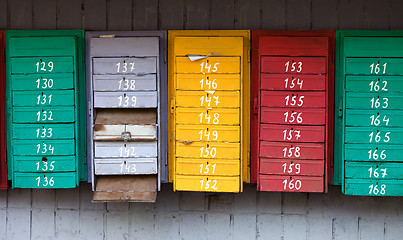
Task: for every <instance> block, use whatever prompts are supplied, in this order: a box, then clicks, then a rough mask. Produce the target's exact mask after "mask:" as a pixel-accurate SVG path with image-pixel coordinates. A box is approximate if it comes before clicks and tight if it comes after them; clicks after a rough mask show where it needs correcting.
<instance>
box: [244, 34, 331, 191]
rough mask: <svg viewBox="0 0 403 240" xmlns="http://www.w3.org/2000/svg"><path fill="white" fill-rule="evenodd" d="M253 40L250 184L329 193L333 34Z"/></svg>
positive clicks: (263, 188) (259, 36)
mask: <svg viewBox="0 0 403 240" xmlns="http://www.w3.org/2000/svg"><path fill="white" fill-rule="evenodd" d="M252 38H253V45H254V47H253V49H254V50H253V52H252V54H253V57H252V66H253V67H252V72H253V74H252V77H253V78H252V79H253V81H252V82H253V84H252V100H253V103H252V108H253V110H254V111H253V112H252V113H251V119H252V121H251V124H252V125H251V129H252V130H251V131H252V134H251V135H252V143H251V146H252V162H254V164H253V165H252V172H253V176H252V179H253V180H255V181H256V182H257V184H258V185H257V187H258V190H260V191H284V192H326V191H327V178H328V166H330V164H329V163H330V153H329V144H331V142H332V141H331V140H330V139H331V133H330V131H329V129H330V128H331V127H330V125H331V120H329V119H332V117H329V114H330V113H332V112H333V110H332V106H333V105H332V103H331V102H332V100H331V98H330V95H329V92H330V91H331V90H332V89H333V86H332V84H333V78H332V74H333V70H332V69H333V68H332V67H331V65H332V62H333V53H332V48H331V43H332V42H333V40H332V39H333V38H334V33H333V32H315V31H313V32H303V31H301V32H289V31H287V32H285V31H252Z"/></svg>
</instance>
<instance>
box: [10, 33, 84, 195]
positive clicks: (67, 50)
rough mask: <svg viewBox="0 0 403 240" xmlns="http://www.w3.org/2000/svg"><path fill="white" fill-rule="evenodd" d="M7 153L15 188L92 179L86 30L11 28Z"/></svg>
mask: <svg viewBox="0 0 403 240" xmlns="http://www.w3.org/2000/svg"><path fill="white" fill-rule="evenodd" d="M6 56H7V59H6V60H7V61H6V69H7V77H6V78H7V131H8V132H7V136H8V145H7V157H8V165H9V179H10V180H12V187H13V188H74V187H76V186H78V184H79V181H85V180H86V179H87V171H86V140H85V139H86V134H85V133H86V124H85V122H86V121H85V111H86V108H85V106H86V104H85V68H84V67H85V65H84V31H6Z"/></svg>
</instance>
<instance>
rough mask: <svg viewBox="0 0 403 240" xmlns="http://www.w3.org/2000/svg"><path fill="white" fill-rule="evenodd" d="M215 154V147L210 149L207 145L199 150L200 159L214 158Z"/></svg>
mask: <svg viewBox="0 0 403 240" xmlns="http://www.w3.org/2000/svg"><path fill="white" fill-rule="evenodd" d="M216 154H217V149H216V148H215V147H211V148H210V146H209V145H207V147H201V148H200V157H212V158H214V157H215V156H216Z"/></svg>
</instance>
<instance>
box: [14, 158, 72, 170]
mask: <svg viewBox="0 0 403 240" xmlns="http://www.w3.org/2000/svg"><path fill="white" fill-rule="evenodd" d="M14 161H15V168H14V170H15V171H16V172H73V171H75V170H76V157H75V156H63V157H58V156H50V157H40V156H15V157H14Z"/></svg>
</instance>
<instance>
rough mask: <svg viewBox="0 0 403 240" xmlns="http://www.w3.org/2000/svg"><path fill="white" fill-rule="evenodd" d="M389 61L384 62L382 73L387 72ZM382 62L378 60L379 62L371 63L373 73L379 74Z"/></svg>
mask: <svg viewBox="0 0 403 240" xmlns="http://www.w3.org/2000/svg"><path fill="white" fill-rule="evenodd" d="M387 64H388V63H384V64H383V65H382V66H383V70H382V74H385V73H386V66H387ZM379 66H380V63H379V62H378V63H377V64H375V63H373V64H371V65H369V68H370V69H371V74H373V73H375V74H379V72H380V71H381V68H380V67H379Z"/></svg>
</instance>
